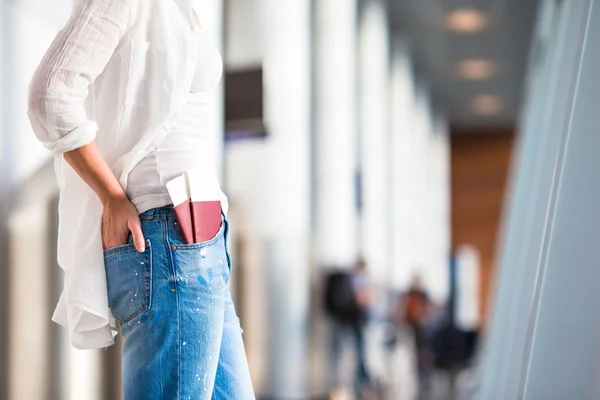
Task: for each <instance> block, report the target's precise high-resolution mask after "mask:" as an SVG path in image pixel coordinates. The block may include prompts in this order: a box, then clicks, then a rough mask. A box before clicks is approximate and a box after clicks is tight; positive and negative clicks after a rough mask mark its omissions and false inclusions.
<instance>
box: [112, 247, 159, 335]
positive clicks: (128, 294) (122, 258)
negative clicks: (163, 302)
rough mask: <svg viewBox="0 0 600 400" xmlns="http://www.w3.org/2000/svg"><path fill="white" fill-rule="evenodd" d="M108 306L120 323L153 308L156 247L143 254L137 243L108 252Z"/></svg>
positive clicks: (147, 249)
mask: <svg viewBox="0 0 600 400" xmlns="http://www.w3.org/2000/svg"><path fill="white" fill-rule="evenodd" d="M104 268H105V270H106V285H107V290H108V305H109V307H110V310H111V312H112V314H113V316H114V317H115V320H116V321H117V322H119V323H120V324H126V323H127V322H129V321H131V320H132V319H133V318H135V317H137V316H138V315H140V314H141V313H143V312H144V311H147V310H148V309H149V308H150V302H151V297H152V247H151V245H150V241H149V240H146V249H145V250H144V252H143V253H139V252H138V251H137V250H136V248H135V245H134V244H133V243H129V244H126V245H123V246H118V247H114V248H111V249H108V250H105V251H104Z"/></svg>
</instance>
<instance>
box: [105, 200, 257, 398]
mask: <svg viewBox="0 0 600 400" xmlns="http://www.w3.org/2000/svg"><path fill="white" fill-rule="evenodd" d="M140 219H141V221H142V231H143V233H144V237H145V239H146V250H145V252H144V253H138V252H137V251H136V250H135V247H134V246H133V242H132V238H131V235H130V238H129V244H127V245H124V246H119V247H115V248H112V249H108V250H106V251H105V252H104V261H105V267H106V276H107V287H108V298H109V305H110V308H111V311H112V313H113V315H114V317H115V319H116V321H117V323H118V325H119V327H120V331H121V334H122V335H123V336H124V337H125V345H124V348H123V387H124V394H125V400H137V399H139V400H153V399H157V400H158V399H178V400H184V399H194V400H197V399H236V400H246V399H247V400H251V399H254V398H255V397H254V392H253V389H252V382H251V380H250V373H249V370H248V363H247V361H246V354H245V350H244V344H243V341H242V330H241V327H240V323H239V319H238V318H237V315H236V312H235V309H234V306H233V302H232V300H231V293H230V292H229V288H228V287H227V282H228V279H229V274H230V270H231V262H230V259H229V253H228V251H227V245H226V240H227V231H228V222H227V220H226V219H225V218H223V223H222V225H221V228H220V230H219V232H218V233H217V235H216V236H215V237H214V238H213V239H211V240H208V241H206V242H203V243H196V244H191V245H189V244H186V243H185V241H184V239H183V236H182V234H181V231H180V229H179V226H178V225H177V219H176V218H175V213H174V211H173V208H172V206H165V207H160V208H154V209H151V210H148V211H146V212H144V213H142V214H141V215H140Z"/></svg>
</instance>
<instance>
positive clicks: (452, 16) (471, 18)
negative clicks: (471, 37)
mask: <svg viewBox="0 0 600 400" xmlns="http://www.w3.org/2000/svg"><path fill="white" fill-rule="evenodd" d="M445 25H446V28H447V29H449V30H451V31H454V32H457V33H474V32H479V31H481V30H483V29H484V28H485V27H486V26H487V25H488V18H487V16H486V15H485V14H484V13H482V12H481V11H478V10H475V9H472V8H463V9H458V10H454V11H451V12H449V13H448V14H446V18H445Z"/></svg>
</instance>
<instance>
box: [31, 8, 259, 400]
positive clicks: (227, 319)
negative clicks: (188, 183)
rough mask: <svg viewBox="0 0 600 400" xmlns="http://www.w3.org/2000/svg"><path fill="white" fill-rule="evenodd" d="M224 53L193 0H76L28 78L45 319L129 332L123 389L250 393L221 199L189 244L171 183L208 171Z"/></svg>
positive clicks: (106, 337)
mask: <svg viewBox="0 0 600 400" xmlns="http://www.w3.org/2000/svg"><path fill="white" fill-rule="evenodd" d="M221 73H222V63H221V58H220V55H219V53H218V51H217V50H216V48H215V47H213V46H212V45H211V43H210V41H209V40H208V39H207V37H206V35H205V33H204V32H203V30H202V28H201V27H200V22H199V20H198V16H197V13H196V12H195V11H194V8H193V4H192V1H190V0H152V1H149V0H83V1H82V2H81V3H80V5H79V6H78V7H77V8H76V10H75V11H74V13H73V15H72V17H71V18H70V20H69V21H68V23H67V25H66V26H65V27H64V29H62V30H61V31H60V32H59V34H58V35H57V37H56V39H55V40H54V41H53V43H52V45H51V46H50V48H49V50H48V51H47V53H46V55H45V56H44V58H43V59H42V61H41V63H40V66H39V67H38V69H37V71H36V72H35V74H34V77H33V79H32V81H31V84H30V93H29V117H30V120H31V124H32V127H33V130H34V132H35V133H36V136H37V137H38V138H39V139H40V140H41V141H42V142H43V143H44V145H45V146H46V147H47V148H48V149H50V150H51V151H52V152H53V153H54V154H55V167H56V168H55V169H56V174H57V179H58V184H59V187H60V203H59V215H60V224H59V243H58V247H59V248H58V260H59V264H60V265H61V267H62V268H63V269H64V270H65V287H64V291H63V293H62V295H61V298H60V301H59V304H58V306H57V308H56V310H55V313H54V316H53V320H54V321H56V322H58V323H60V324H61V325H64V326H65V327H67V328H68V329H69V333H70V337H71V342H72V344H73V345H74V346H75V347H76V348H82V349H92V348H100V347H106V346H109V345H111V344H112V343H113V338H114V335H116V329H117V328H119V330H120V332H121V333H122V334H123V336H124V337H125V339H126V340H125V345H124V348H123V385H124V393H125V399H143V400H149V399H211V398H218V399H242V400H244V399H253V398H254V393H253V390H252V384H251V381H250V374H249V371H248V365H247V361H246V356H245V351H244V345H243V342H242V337H241V328H240V326H239V319H238V318H237V316H236V313H235V310H234V307H233V304H232V301H231V295H230V293H229V290H228V288H227V281H228V277H229V272H230V268H231V266H230V261H229V255H228V252H227V247H226V239H227V231H228V223H227V220H226V219H225V215H226V212H227V207H226V205H227V203H226V199H225V197H224V196H223V194H222V193H221V191H220V189H219V190H218V193H208V194H207V195H209V196H213V197H215V198H218V199H220V200H221V204H222V213H223V216H222V217H221V216H217V218H222V224H221V228H220V229H219V232H218V233H217V234H216V235H215V236H214V238H212V239H210V240H208V241H206V242H202V243H194V244H187V243H186V242H185V241H184V239H183V236H182V232H181V230H180V229H179V226H178V225H177V220H176V218H175V214H174V210H173V205H172V204H171V200H170V197H169V195H168V192H167V190H166V183H167V182H168V181H169V180H171V179H173V178H175V177H176V176H179V175H181V174H182V173H184V172H185V171H187V170H189V169H197V170H201V171H202V177H203V178H205V179H206V181H207V182H211V181H213V180H214V179H215V170H214V164H215V163H214V160H213V153H214V149H215V140H216V138H214V137H212V136H211V135H210V131H211V130H210V126H209V122H208V121H210V118H209V117H210V115H211V113H212V107H213V106H214V98H215V96H213V95H212V93H211V92H212V91H213V90H214V88H215V87H216V86H217V85H218V83H219V80H220V78H221Z"/></svg>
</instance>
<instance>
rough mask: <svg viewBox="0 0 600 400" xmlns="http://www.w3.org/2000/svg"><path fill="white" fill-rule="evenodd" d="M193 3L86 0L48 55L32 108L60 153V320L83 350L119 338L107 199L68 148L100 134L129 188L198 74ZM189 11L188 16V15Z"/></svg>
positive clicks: (34, 85)
mask: <svg viewBox="0 0 600 400" xmlns="http://www.w3.org/2000/svg"><path fill="white" fill-rule="evenodd" d="M194 1H195V0H175V1H147V0H83V1H82V2H81V3H80V5H79V6H78V7H77V8H76V9H75V11H74V12H73V15H72V16H71V18H70V19H69V21H68V22H67V24H66V26H65V27H64V28H63V29H62V30H61V31H60V32H59V33H58V35H57V36H56V38H55V39H54V41H53V42H52V44H51V46H50V48H49V49H48V51H47V52H46V54H45V55H44V57H43V59H42V60H41V62H40V65H39V66H38V68H37V70H36V72H35V73H34V76H33V78H32V80H31V83H30V87H29V102H28V115H29V118H30V121H31V125H32V128H33V131H34V132H35V134H36V136H37V137H38V139H39V140H40V141H41V142H42V143H43V144H44V145H45V146H46V147H47V148H48V149H49V150H51V151H52V152H53V153H54V154H55V170H56V177H57V181H58V185H59V188H60V201H59V228H58V263H59V265H60V266H61V268H63V269H64V272H65V282H64V290H63V292H62V295H61V297H60V300H59V303H58V305H57V307H56V310H55V312H54V315H53V317H52V319H53V320H54V321H55V322H57V323H59V324H61V325H63V326H65V327H67V328H68V330H69V334H70V338H71V343H72V344H73V346H74V347H76V348H80V349H92V348H99V347H106V346H109V345H111V344H113V343H114V341H113V338H114V335H115V334H116V331H115V324H114V318H113V317H112V315H111V313H110V309H109V308H108V300H107V293H106V276H105V272H104V258H103V251H102V238H101V215H102V205H101V203H100V201H99V199H98V198H97V196H96V194H95V193H94V192H93V191H92V190H91V189H90V188H89V186H88V185H87V184H86V183H85V182H84V181H83V180H82V179H81V178H80V177H79V176H78V175H77V173H75V171H74V170H73V169H72V168H71V167H70V166H69V165H68V164H67V163H66V162H64V159H63V156H62V153H63V152H66V151H69V150H73V149H75V148H78V147H81V146H83V145H86V144H88V143H90V142H92V141H93V140H94V139H95V140H96V143H97V145H98V147H99V149H100V151H101V152H102V154H103V156H104V158H105V159H106V161H107V163H108V165H109V166H110V168H111V170H112V171H113V173H114V174H115V176H116V177H117V179H118V180H119V183H120V184H121V186H122V187H123V188H124V189H125V190H127V181H128V176H129V173H130V172H131V170H132V169H133V167H134V166H135V165H137V164H138V163H139V162H140V161H141V160H143V159H144V158H145V157H146V156H147V155H148V154H150V153H152V152H153V151H154V150H155V149H156V148H157V147H158V146H159V145H160V143H161V142H162V140H163V138H164V137H165V135H167V133H168V132H171V131H172V130H173V127H174V124H175V122H176V121H177V119H178V117H179V116H180V115H181V113H182V111H183V110H184V106H185V100H186V97H187V95H188V93H189V91H190V87H191V85H192V81H193V78H194V72H195V71H197V68H196V65H197V62H196V61H197V52H198V46H199V38H198V35H197V33H198V31H199V29H200V28H199V27H198V26H197V25H196V24H194V23H193V22H192V19H191V18H190V15H191V14H190V13H191V11H192V7H193V6H194V4H193V3H194ZM182 11H183V13H182Z"/></svg>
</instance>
